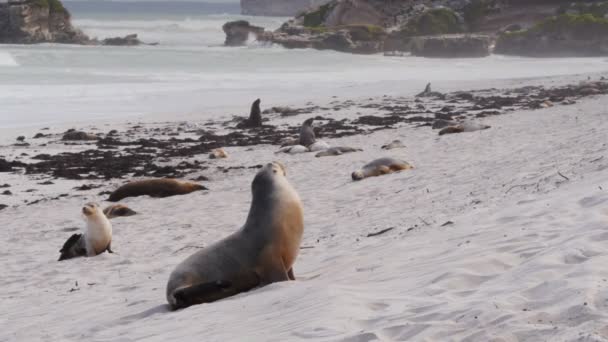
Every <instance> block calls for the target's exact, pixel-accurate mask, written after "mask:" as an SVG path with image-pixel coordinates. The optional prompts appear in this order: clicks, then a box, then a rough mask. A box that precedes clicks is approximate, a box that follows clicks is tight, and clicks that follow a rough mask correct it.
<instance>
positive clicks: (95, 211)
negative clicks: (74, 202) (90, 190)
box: [82, 203, 103, 218]
mask: <svg viewBox="0 0 608 342" xmlns="http://www.w3.org/2000/svg"><path fill="white" fill-rule="evenodd" d="M82 214H83V215H84V216H85V217H86V218H89V217H92V216H96V215H99V214H103V212H102V211H101V208H100V207H99V204H97V203H87V204H85V205H84V207H82Z"/></svg>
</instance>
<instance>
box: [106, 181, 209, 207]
mask: <svg viewBox="0 0 608 342" xmlns="http://www.w3.org/2000/svg"><path fill="white" fill-rule="evenodd" d="M199 190H207V188H206V187H204V186H202V185H200V184H197V183H193V182H187V181H180V180H177V179H170V178H162V179H147V180H140V181H134V182H130V183H127V184H125V185H123V186H121V187H119V188H118V189H116V190H115V191H114V192H113V193H112V194H110V197H109V198H108V201H110V202H118V201H120V200H122V199H124V198H127V197H138V196H145V195H148V196H150V197H160V198H162V197H170V196H176V195H186V194H189V193H191V192H194V191H199Z"/></svg>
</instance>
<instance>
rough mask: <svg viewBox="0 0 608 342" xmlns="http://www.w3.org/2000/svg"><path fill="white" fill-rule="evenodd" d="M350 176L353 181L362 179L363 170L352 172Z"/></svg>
mask: <svg viewBox="0 0 608 342" xmlns="http://www.w3.org/2000/svg"><path fill="white" fill-rule="evenodd" d="M351 176H352V177H353V180H354V181H358V180H362V179H363V178H365V176H364V175H363V171H361V170H358V171H355V172H353V174H352V175H351Z"/></svg>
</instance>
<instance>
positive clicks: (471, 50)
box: [411, 35, 492, 58]
mask: <svg viewBox="0 0 608 342" xmlns="http://www.w3.org/2000/svg"><path fill="white" fill-rule="evenodd" d="M491 44H492V39H491V38H490V37H489V36H482V35H444V36H427V37H414V38H412V45H411V52H412V55H414V56H421V57H436V58H463V57H486V56H489V55H490V46H491Z"/></svg>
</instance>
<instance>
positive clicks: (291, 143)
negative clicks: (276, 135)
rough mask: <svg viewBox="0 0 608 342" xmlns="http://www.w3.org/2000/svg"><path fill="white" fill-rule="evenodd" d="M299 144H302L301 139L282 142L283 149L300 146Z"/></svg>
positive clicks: (283, 140)
mask: <svg viewBox="0 0 608 342" xmlns="http://www.w3.org/2000/svg"><path fill="white" fill-rule="evenodd" d="M299 143H300V139H296V138H283V139H282V140H281V147H285V146H294V145H298V144H299Z"/></svg>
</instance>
